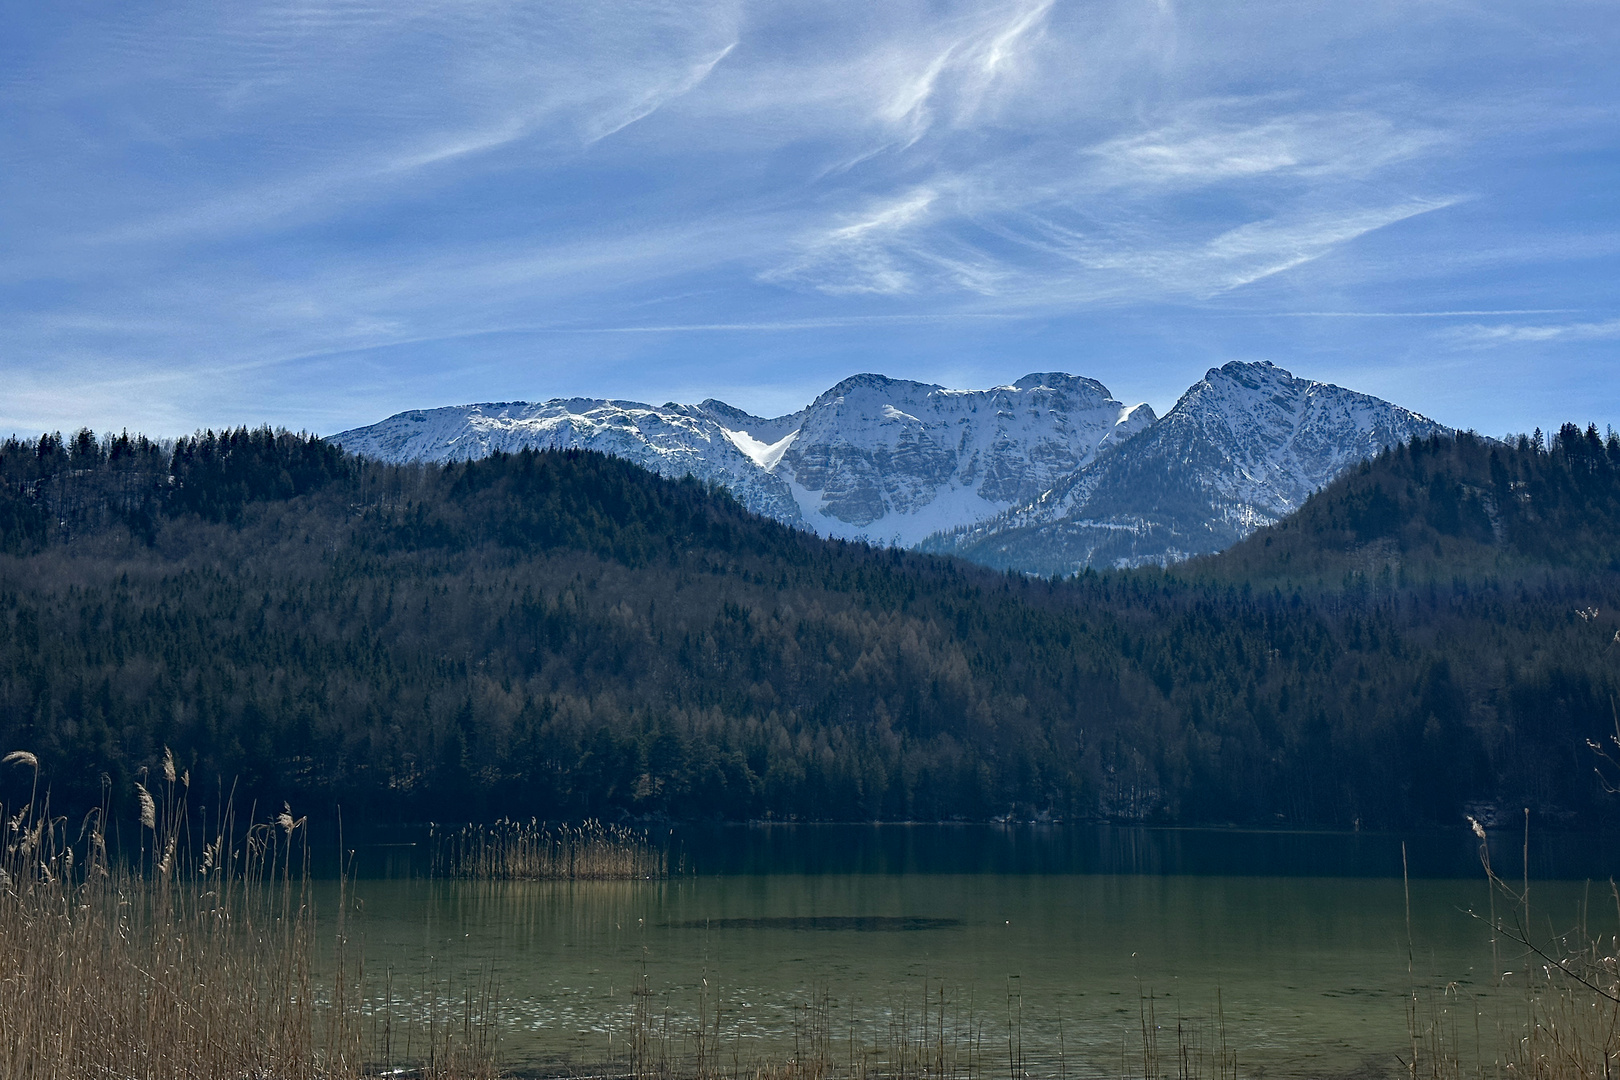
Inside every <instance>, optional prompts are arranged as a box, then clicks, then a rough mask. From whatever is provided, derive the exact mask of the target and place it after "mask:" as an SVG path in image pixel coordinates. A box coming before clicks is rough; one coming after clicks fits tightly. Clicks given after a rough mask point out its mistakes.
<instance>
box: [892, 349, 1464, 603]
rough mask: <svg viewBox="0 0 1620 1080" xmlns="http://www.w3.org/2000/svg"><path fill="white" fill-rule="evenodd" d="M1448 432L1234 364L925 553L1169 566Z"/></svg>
mask: <svg viewBox="0 0 1620 1080" xmlns="http://www.w3.org/2000/svg"><path fill="white" fill-rule="evenodd" d="M1445 430H1447V429H1445V428H1443V427H1442V426H1441V425H1439V424H1437V423H1435V422H1434V421H1433V420H1430V419H1428V418H1427V417H1424V416H1420V415H1418V414H1417V413H1414V412H1411V411H1410V410H1407V409H1403V408H1401V407H1400V406H1398V405H1392V404H1390V403H1389V402H1387V401H1382V400H1380V399H1378V398H1374V397H1369V396H1368V395H1366V394H1358V393H1356V392H1354V391H1352V390H1346V389H1344V388H1342V387H1338V386H1334V385H1332V384H1329V383H1319V382H1313V381H1311V380H1308V379H1299V378H1295V377H1294V376H1293V375H1292V374H1290V373H1289V372H1287V371H1284V370H1283V369H1282V368H1279V367H1275V366H1273V365H1272V364H1269V363H1265V362H1261V363H1254V364H1245V363H1231V364H1227V365H1226V366H1224V367H1220V368H1213V369H1211V370H1210V371H1209V372H1208V373H1207V374H1206V375H1205V376H1204V378H1203V379H1202V380H1200V381H1199V382H1197V383H1195V384H1194V385H1193V386H1192V387H1190V388H1189V389H1188V390H1187V392H1186V393H1185V394H1183V395H1182V397H1181V400H1179V401H1178V402H1177V403H1176V405H1175V407H1174V408H1172V409H1171V410H1170V411H1169V412H1168V413H1166V414H1165V415H1164V417H1163V418H1162V419H1160V420H1158V421H1157V422H1156V423H1154V424H1153V425H1151V426H1150V427H1149V428H1148V429H1147V430H1146V431H1145V432H1143V433H1142V434H1140V435H1139V436H1137V437H1136V438H1134V439H1131V440H1130V441H1129V442H1127V443H1125V444H1123V445H1121V446H1120V447H1119V448H1118V450H1116V451H1115V452H1113V453H1106V454H1103V455H1101V456H1100V457H1099V458H1097V459H1096V460H1095V461H1093V462H1091V463H1089V464H1087V465H1086V466H1084V467H1082V468H1081V469H1079V470H1077V471H1076V472H1075V473H1074V474H1072V475H1071V476H1069V477H1067V478H1066V479H1065V480H1063V481H1062V482H1060V483H1058V484H1056V485H1054V486H1053V488H1051V489H1050V490H1049V491H1047V492H1044V493H1043V494H1042V495H1041V496H1039V497H1037V498H1035V499H1033V500H1030V501H1028V502H1026V503H1023V504H1021V505H1019V506H1016V507H1013V508H1012V509H1010V510H1009V511H1007V512H1006V513H1004V514H1001V515H998V516H997V517H995V518H992V519H989V520H987V521H983V522H979V523H976V524H974V525H971V526H966V527H962V528H959V529H957V530H954V531H952V532H950V533H946V534H941V535H938V536H935V537H932V538H929V539H928V540H927V541H925V542H924V543H923V544H922V545H921V546H922V547H923V548H924V549H925V550H931V551H939V552H951V553H955V554H959V555H962V556H964V557H966V558H969V559H973V560H974V561H977V562H984V563H987V564H989V565H992V566H998V567H1003V568H1012V569H1019V570H1024V571H1028V572H1034V573H1041V574H1068V573H1073V572H1075V571H1076V570H1079V569H1081V568H1083V567H1085V566H1135V565H1141V564H1144V563H1167V562H1173V561H1176V560H1177V559H1182V558H1186V557H1188V556H1191V555H1197V554H1203V553H1207V552H1213V551H1219V550H1221V549H1222V548H1224V547H1227V546H1229V545H1230V544H1232V543H1234V542H1236V541H1237V540H1240V539H1242V538H1243V537H1244V536H1247V535H1248V534H1249V533H1250V532H1252V531H1254V530H1255V529H1256V528H1258V527H1259V526H1261V525H1265V524H1269V523H1271V522H1273V521H1276V520H1278V519H1279V518H1281V517H1283V516H1284V515H1286V514H1288V513H1290V512H1292V511H1293V510H1294V509H1295V508H1297V507H1298V506H1299V505H1300V504H1301V503H1302V502H1304V501H1305V498H1306V496H1308V495H1309V494H1310V493H1311V492H1312V491H1315V490H1316V489H1317V488H1319V487H1321V486H1323V485H1324V484H1326V483H1327V482H1328V481H1329V480H1331V479H1332V478H1333V477H1334V476H1336V475H1338V473H1339V472H1340V471H1342V470H1343V469H1345V468H1346V467H1347V466H1350V465H1353V464H1355V463H1356V462H1357V461H1360V460H1362V459H1363V458H1368V457H1373V456H1375V455H1376V454H1377V453H1378V452H1379V451H1380V450H1382V449H1383V448H1384V447H1386V446H1389V445H1391V444H1393V443H1396V442H1403V441H1406V440H1408V439H1410V438H1412V437H1413V436H1414V435H1419V436H1428V435H1431V434H1434V433H1435V432H1438V431H1445Z"/></svg>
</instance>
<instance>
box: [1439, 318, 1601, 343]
mask: <svg viewBox="0 0 1620 1080" xmlns="http://www.w3.org/2000/svg"><path fill="white" fill-rule="evenodd" d="M1447 336H1448V337H1450V338H1452V339H1453V340H1455V341H1459V342H1464V343H1468V344H1474V345H1524V344H1540V343H1543V342H1560V341H1612V340H1614V339H1616V338H1620V319H1605V320H1603V321H1601V322H1567V323H1540V324H1535V325H1527V324H1523V323H1497V324H1495V325H1487V324H1483V323H1471V324H1468V325H1465V326H1457V327H1453V328H1452V329H1450V330H1449V331H1448V332H1447Z"/></svg>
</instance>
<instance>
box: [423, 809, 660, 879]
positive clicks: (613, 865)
mask: <svg viewBox="0 0 1620 1080" xmlns="http://www.w3.org/2000/svg"><path fill="white" fill-rule="evenodd" d="M430 844H431V849H432V853H433V876H435V877H445V878H463V879H470V880H474V881H550V880H574V881H626V880H643V879H648V878H662V877H666V876H667V875H668V873H669V857H668V855H667V854H666V853H665V852H664V851H662V850H661V849H659V848H657V847H655V846H654V845H653V844H652V842H651V840H650V839H649V838H648V836H647V834H646V833H645V832H638V831H637V830H635V829H630V828H627V827H625V826H622V825H604V824H602V823H601V822H600V821H594V820H591V821H586V822H585V823H583V824H581V825H551V824H548V823H546V822H543V821H540V820H539V819H537V818H531V819H530V820H528V821H512V820H509V819H504V818H503V819H502V820H500V821H497V822H495V823H494V824H493V825H465V826H463V827H461V828H459V829H455V830H451V831H442V832H441V831H440V827H439V826H437V825H435V826H434V827H433V830H432V835H431V839H430Z"/></svg>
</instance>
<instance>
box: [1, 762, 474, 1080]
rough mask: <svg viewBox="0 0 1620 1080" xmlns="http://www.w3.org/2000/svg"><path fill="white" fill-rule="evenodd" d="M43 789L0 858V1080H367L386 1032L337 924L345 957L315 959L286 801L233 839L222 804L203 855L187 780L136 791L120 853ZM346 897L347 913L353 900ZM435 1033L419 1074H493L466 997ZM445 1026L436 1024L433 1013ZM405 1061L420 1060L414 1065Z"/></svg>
mask: <svg viewBox="0 0 1620 1080" xmlns="http://www.w3.org/2000/svg"><path fill="white" fill-rule="evenodd" d="M4 763H5V764H11V765H22V766H27V767H32V768H33V769H34V770H35V784H34V789H33V790H34V793H35V794H34V795H31V796H30V801H29V802H28V803H27V804H25V805H24V806H22V807H21V808H20V809H18V810H17V811H16V812H15V813H10V812H9V811H7V810H5V809H4V808H0V817H3V820H4V822H5V836H4V848H3V850H0V1032H3V1033H4V1037H3V1038H0V1077H4V1078H6V1080H70V1078H72V1080H78V1078H90V1077H95V1078H102V1077H118V1078H133V1080H158V1078H162V1080H175V1078H180V1080H189V1078H197V1080H205V1078H206V1080H214V1078H219V1077H242V1078H261V1077H262V1078H271V1077H274V1078H277V1080H328V1078H330V1080H357V1078H359V1077H361V1076H365V1075H368V1074H369V1070H370V1067H371V1064H370V1063H371V1059H372V1058H374V1057H375V1054H376V1047H375V1045H372V1046H369V1047H368V1046H367V1045H366V1044H367V1040H366V1039H364V1038H363V1033H364V1032H365V1031H366V1029H367V1028H368V1027H370V1028H371V1029H372V1030H375V1026H376V1023H375V1021H376V1019H377V1018H376V1016H375V1010H372V1013H373V1015H369V1016H368V1015H367V1009H366V1007H365V1006H364V1005H363V1004H362V1003H363V1001H364V997H363V994H362V988H361V985H360V978H359V971H360V969H359V965H358V960H357V958H356V957H355V956H353V955H352V954H351V953H350V952H349V951H348V949H347V944H346V940H345V938H344V934H345V927H344V923H343V920H342V918H341V916H340V918H339V921H338V926H337V930H338V938H337V941H336V949H335V955H336V963H335V967H334V970H333V971H332V972H329V973H328V977H327V978H324V979H323V978H318V977H317V972H316V971H315V966H314V956H315V948H314V945H315V941H316V932H317V924H316V920H315V910H314V904H313V901H312V898H311V888H310V878H309V873H308V846H307V842H306V839H305V834H306V832H307V829H306V827H305V823H304V821H303V819H301V818H299V819H295V818H294V817H293V816H292V813H291V811H290V810H288V809H284V810H283V812H282V813H281V814H279V815H277V817H276V818H275V819H274V820H273V821H271V822H269V823H264V824H247V825H245V826H243V827H241V828H240V829H238V827H237V823H236V821H235V819H234V816H233V815H232V814H231V812H230V811H229V810H228V809H227V811H226V812H225V813H224V814H222V815H220V820H219V822H218V823H217V824H218V828H217V831H216V832H215V833H214V835H213V836H212V837H211V838H210V839H208V840H207V841H206V842H205V844H204V845H203V849H202V851H201V852H200V853H196V854H195V855H194V854H193V852H192V850H191V847H190V844H189V841H188V839H187V837H188V836H189V830H188V821H187V809H186V800H185V796H186V793H187V789H188V788H189V784H190V777H189V775H178V776H177V775H176V773H175V769H174V764H173V759H172V758H171V757H169V756H168V755H165V761H164V766H163V776H164V780H163V785H164V786H163V787H162V788H161V789H159V791H158V793H157V794H154V793H153V792H152V791H151V790H149V789H148V788H146V787H145V786H144V785H143V786H140V787H139V788H138V790H137V812H138V815H139V818H140V822H141V828H140V830H139V833H138V835H139V837H140V840H139V844H140V850H139V852H138V856H137V857H136V858H133V859H120V858H117V857H110V856H109V853H108V845H107V826H108V822H109V816H110V815H109V812H108V810H107V808H106V807H103V808H101V809H99V810H96V811H93V812H92V813H90V814H89V815H87V816H86V817H85V819H84V821H83V822H82V823H81V824H80V826H79V827H78V828H77V830H75V829H73V828H72V827H71V823H70V822H68V821H67V820H66V819H64V818H60V817H53V816H52V815H51V813H50V809H49V803H48V801H46V802H39V801H37V798H36V796H37V792H38V764H37V762H36V761H35V760H34V758H33V756H32V755H28V754H24V753H21V752H14V753H12V754H10V755H8V756H7V758H5V759H4ZM343 899H344V898H342V897H340V907H341V904H342V900H343ZM466 1006H467V1007H466V1009H465V1010H464V1011H463V1015H462V1016H461V1017H460V1021H461V1022H460V1023H450V1022H448V1021H449V1020H451V1019H453V1018H452V1017H449V1016H448V1015H447V1016H446V1017H444V1018H443V1019H444V1020H445V1021H446V1022H443V1023H440V1024H439V1030H438V1031H436V1032H434V1033H433V1034H431V1035H430V1037H429V1038H428V1039H427V1040H426V1043H425V1048H426V1050H427V1051H428V1052H427V1053H426V1054H424V1055H423V1061H422V1062H421V1063H420V1064H421V1065H422V1066H424V1068H423V1070H422V1071H421V1073H420V1075H427V1076H434V1077H442V1078H449V1077H463V1076H465V1077H487V1076H493V1075H494V1067H493V1041H492V1040H493V1028H492V1025H491V1022H490V1018H489V1017H488V1016H484V1015H479V1014H478V1013H477V1012H476V1009H475V1007H474V1002H473V999H472V998H471V996H470V995H469V997H468V998H467V1002H466ZM435 1019H436V1020H437V1019H439V1018H435ZM411 1064H417V1063H416V1062H413V1063H411Z"/></svg>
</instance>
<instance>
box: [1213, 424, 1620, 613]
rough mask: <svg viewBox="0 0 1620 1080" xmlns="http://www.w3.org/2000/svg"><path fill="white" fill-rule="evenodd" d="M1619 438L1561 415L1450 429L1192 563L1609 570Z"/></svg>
mask: <svg viewBox="0 0 1620 1080" xmlns="http://www.w3.org/2000/svg"><path fill="white" fill-rule="evenodd" d="M1617 539H1620V437H1617V436H1615V435H1614V434H1612V433H1611V434H1610V435H1609V437H1608V439H1607V440H1605V439H1604V438H1602V437H1601V436H1599V434H1598V430H1597V427H1596V425H1591V426H1589V427H1587V429H1586V430H1585V431H1582V430H1581V429H1580V428H1579V427H1577V426H1575V425H1574V424H1566V425H1564V427H1563V428H1562V429H1561V430H1560V431H1559V432H1558V433H1557V434H1556V435H1554V436H1553V438H1552V440H1551V444H1550V446H1547V447H1543V446H1542V445H1541V436H1540V433H1539V432H1538V433H1537V434H1536V436H1535V437H1534V440H1532V438H1530V437H1524V438H1521V439H1520V440H1519V443H1518V445H1516V446H1512V445H1507V444H1504V443H1501V442H1498V441H1496V440H1490V439H1482V438H1480V437H1478V436H1476V435H1473V434H1469V433H1462V434H1459V435H1457V436H1456V437H1454V438H1451V437H1439V438H1432V439H1416V440H1413V441H1412V442H1410V443H1408V444H1406V445H1404V446H1398V447H1395V448H1394V449H1392V450H1390V451H1389V452H1387V453H1385V454H1382V455H1380V456H1379V458H1378V459H1377V460H1376V461H1371V462H1364V463H1363V464H1362V465H1360V466H1359V467H1357V468H1355V469H1351V470H1350V471H1349V472H1347V473H1345V474H1344V475H1343V476H1341V477H1339V478H1338V479H1337V480H1335V481H1334V482H1333V483H1331V484H1329V485H1328V486H1327V487H1326V488H1324V489H1323V490H1322V491H1320V492H1318V493H1317V494H1316V495H1315V496H1313V497H1312V498H1311V499H1310V500H1308V501H1307V502H1306V503H1305V505H1304V506H1302V507H1301V508H1300V509H1299V511H1298V512H1296V513H1294V514H1292V515H1290V516H1289V517H1287V518H1285V519H1284V520H1283V521H1281V522H1279V523H1278V524H1276V525H1274V526H1272V527H1270V528H1266V529H1262V530H1260V531H1258V532H1256V533H1254V534H1252V535H1251V536H1249V537H1248V538H1247V539H1246V540H1244V541H1243V542H1242V543H1239V544H1237V545H1235V546H1234V547H1232V548H1229V549H1228V550H1226V551H1225V552H1222V553H1221V554H1220V555H1218V556H1215V557H1213V558H1210V559H1208V560H1204V561H1202V562H1199V563H1195V564H1193V566H1194V567H1198V568H1202V569H1208V570H1211V571H1213V572H1216V573H1218V574H1220V575H1222V576H1225V577H1228V578H1232V579H1237V580H1243V579H1260V578H1264V579H1267V580H1269V579H1273V578H1292V579H1296V580H1300V581H1317V582H1328V583H1336V582H1341V581H1344V580H1345V579H1346V575H1349V577H1350V579H1352V580H1353V579H1354V578H1356V577H1358V576H1366V575H1369V574H1370V575H1372V576H1374V577H1378V576H1379V575H1382V576H1383V577H1384V578H1385V579H1388V578H1390V577H1391V576H1395V577H1399V578H1411V579H1414V580H1416V579H1420V578H1421V579H1427V578H1430V577H1435V576H1437V575H1438V576H1440V577H1442V578H1443V579H1445V580H1447V581H1449V580H1450V579H1452V578H1453V577H1455V576H1458V575H1467V576H1472V577H1477V576H1481V575H1486V576H1502V575H1507V576H1509V577H1519V576H1523V575H1526V574H1530V575H1535V574H1536V572H1537V570H1539V569H1546V570H1562V571H1572V572H1575V573H1577V574H1587V573H1593V572H1598V573H1602V572H1609V573H1613V572H1617V571H1620V543H1617Z"/></svg>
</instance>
